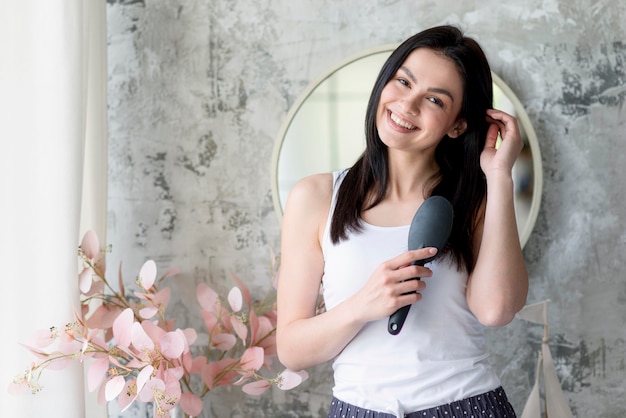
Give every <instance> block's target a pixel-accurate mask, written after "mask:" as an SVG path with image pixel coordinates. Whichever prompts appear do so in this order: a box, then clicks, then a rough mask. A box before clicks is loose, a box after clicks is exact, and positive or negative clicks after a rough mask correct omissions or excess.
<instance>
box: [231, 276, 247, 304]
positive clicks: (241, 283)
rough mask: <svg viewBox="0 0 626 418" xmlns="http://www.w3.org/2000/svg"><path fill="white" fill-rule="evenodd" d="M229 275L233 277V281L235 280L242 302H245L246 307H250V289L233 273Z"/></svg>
mask: <svg viewBox="0 0 626 418" xmlns="http://www.w3.org/2000/svg"><path fill="white" fill-rule="evenodd" d="M231 274H232V276H233V279H235V282H237V286H239V288H240V289H241V292H242V293H243V300H245V301H246V306H248V307H251V306H252V304H251V303H250V300H251V299H250V289H249V288H248V286H246V284H245V283H244V282H243V281H242V280H241V279H240V278H239V277H238V276H237V275H236V274H235V273H231Z"/></svg>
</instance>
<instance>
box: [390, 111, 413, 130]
mask: <svg viewBox="0 0 626 418" xmlns="http://www.w3.org/2000/svg"><path fill="white" fill-rule="evenodd" d="M391 120H392V121H393V122H394V123H395V124H396V125H399V126H402V127H403V128H406V129H415V128H417V126H414V125H411V124H410V123H407V122H405V121H403V120H401V119H400V118H398V117H397V116H396V115H394V114H393V113H391Z"/></svg>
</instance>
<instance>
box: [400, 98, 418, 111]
mask: <svg viewBox="0 0 626 418" xmlns="http://www.w3.org/2000/svg"><path fill="white" fill-rule="evenodd" d="M401 102H402V110H403V111H404V112H406V113H407V114H409V115H417V114H419V113H420V103H421V102H420V100H418V97H417V95H406V96H405V97H403V98H402V101H401Z"/></svg>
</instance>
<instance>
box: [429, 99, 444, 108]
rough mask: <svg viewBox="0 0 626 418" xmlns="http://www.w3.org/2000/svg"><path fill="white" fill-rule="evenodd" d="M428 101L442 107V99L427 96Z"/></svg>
mask: <svg viewBox="0 0 626 418" xmlns="http://www.w3.org/2000/svg"><path fill="white" fill-rule="evenodd" d="M428 101H429V102H431V103H434V104H436V105H437V106H439V107H443V101H442V100H441V99H439V98H438V97H429V98H428Z"/></svg>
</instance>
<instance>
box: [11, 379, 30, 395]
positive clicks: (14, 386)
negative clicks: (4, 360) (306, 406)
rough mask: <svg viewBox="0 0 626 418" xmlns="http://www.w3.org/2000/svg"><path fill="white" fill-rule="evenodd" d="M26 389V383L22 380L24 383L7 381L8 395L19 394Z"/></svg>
mask: <svg viewBox="0 0 626 418" xmlns="http://www.w3.org/2000/svg"><path fill="white" fill-rule="evenodd" d="M27 389H28V383H26V382H24V383H15V382H11V383H9V387H8V390H9V395H21V394H22V393H24V392H26V390H27Z"/></svg>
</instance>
